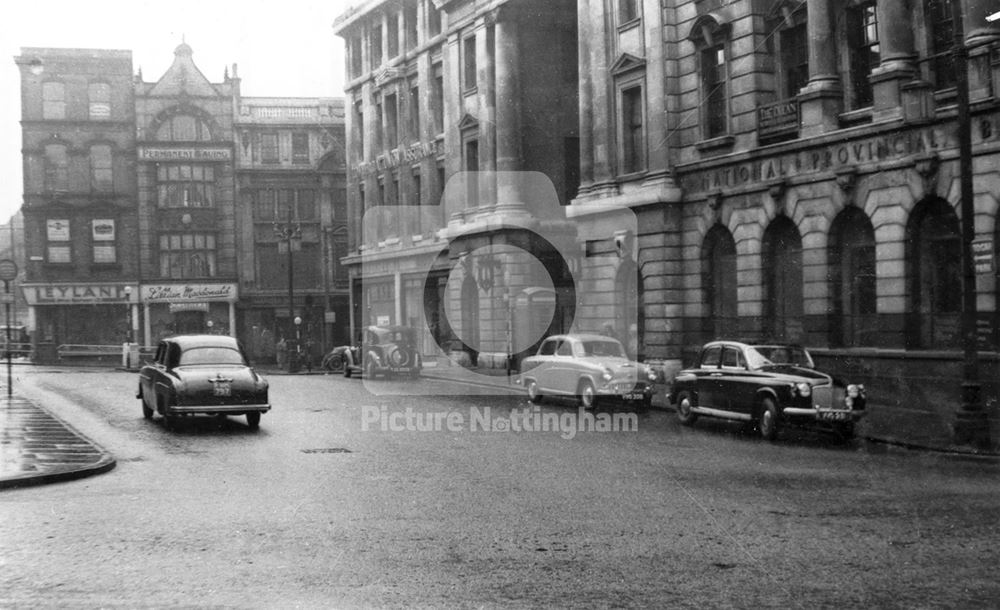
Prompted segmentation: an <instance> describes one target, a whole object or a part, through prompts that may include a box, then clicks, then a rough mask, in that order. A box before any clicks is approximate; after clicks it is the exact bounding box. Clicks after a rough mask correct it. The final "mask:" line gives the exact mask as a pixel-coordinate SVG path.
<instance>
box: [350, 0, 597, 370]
mask: <svg viewBox="0 0 1000 610" xmlns="http://www.w3.org/2000/svg"><path fill="white" fill-rule="evenodd" d="M572 11H573V2H571V1H567V0H559V1H552V2H544V3H539V2H523V1H516V0H512V1H508V2H481V1H451V2H440V1H433V2H432V1H431V0H406V1H404V2H388V1H372V2H366V3H363V4H362V5H361V6H359V7H358V8H357V9H355V10H352V11H350V12H348V13H345V14H344V15H342V16H341V17H340V18H338V20H337V21H336V23H335V25H334V29H335V31H336V33H337V34H338V35H339V36H341V37H343V38H344V39H345V41H346V48H347V75H348V83H347V91H346V94H347V101H346V107H347V132H348V145H347V155H348V161H347V163H348V202H349V210H350V215H351V221H352V225H351V234H352V236H353V240H354V241H353V243H352V254H351V256H349V257H348V258H347V259H346V260H347V262H348V264H349V266H350V269H351V279H352V296H353V316H352V325H353V327H354V328H355V329H356V328H358V327H361V326H365V325H368V324H376V323H378V324H388V323H392V324H407V325H411V326H414V327H417V328H419V329H421V330H422V337H421V341H422V347H423V349H424V352H425V353H426V354H428V355H433V354H436V353H440V350H439V349H438V347H441V348H443V349H445V350H450V349H451V348H452V347H453V346H461V348H460V349H462V350H464V351H467V352H468V353H469V354H470V356H472V358H473V359H475V358H476V357H477V356H478V355H479V353H480V352H488V353H505V352H509V351H510V349H509V342H510V336H509V332H510V328H511V326H512V323H513V325H514V326H515V327H517V328H525V327H526V326H530V325H531V324H534V325H536V326H537V325H538V324H542V326H541V331H544V330H546V328H549V325H548V323H547V322H543V323H538V322H533V321H531V320H528V319H527V318H523V317H519V316H521V315H522V314H525V315H527V314H526V312H529V311H530V310H531V309H532V302H531V301H532V299H533V298H541V297H536V296H534V295H537V294H541V293H538V292H537V291H535V290H534V289H536V288H539V287H540V284H543V283H544V282H545V281H548V284H547V286H541V288H546V290H545V291H544V292H545V293H546V294H548V295H550V296H549V300H551V295H552V294H554V293H553V290H554V288H558V287H559V284H560V283H561V282H563V281H564V279H565V278H563V277H561V276H560V275H559V274H558V273H556V274H555V275H556V277H554V278H553V279H552V280H548V276H549V275H552V270H549V273H548V274H546V273H545V270H543V269H541V268H532V267H531V266H530V265H529V264H528V263H527V262H524V261H518V262H516V263H514V264H507V265H506V266H505V268H506V270H507V273H502V272H501V273H494V270H495V267H494V263H495V262H496V260H497V259H498V258H501V257H503V256H506V255H507V254H508V253H510V252H512V251H515V250H518V249H522V248H521V246H523V245H525V244H526V242H527V241H530V239H531V237H530V236H531V234H532V232H531V231H530V230H527V226H528V225H537V223H539V222H545V223H548V225H547V226H548V230H549V236H555V239H556V240H557V241H558V238H563V239H564V241H565V245H568V246H572V245H573V244H575V242H574V241H573V236H572V235H571V232H570V231H569V229H570V228H571V227H569V226H568V225H566V224H565V221H564V216H563V213H562V207H563V206H564V205H565V204H567V203H568V202H569V199H570V197H571V196H572V193H573V192H575V190H576V170H575V168H576V166H577V147H578V138H577V129H578V120H577V112H576V107H577V102H576V87H577V80H576V78H577V77H576V66H577V62H576V22H575V21H574V20H573V19H569V20H567V19H566V18H565V17H566V15H571V14H572ZM543 108H547V109H558V110H557V111H556V112H550V111H546V112H542V111H540V110H541V109H543ZM528 171H534V172H539V173H540V174H541V175H542V176H544V179H543V180H542V182H544V183H545V187H546V189H547V190H546V189H543V190H545V194H546V196H547V197H548V199H549V200H548V201H544V202H538V201H525V197H524V195H523V193H521V192H519V191H518V189H519V188H521V187H524V185H523V184H514V182H517V181H516V180H512V179H511V178H510V177H511V176H513V175H514V174H516V173H518V172H528ZM462 175H467V176H472V178H471V179H470V180H467V181H465V182H462V179H461V178H460V176H462ZM456 177H459V178H457V179H456ZM541 204H544V205H541ZM404 207H405V208H409V210H404ZM557 247H558V245H557ZM498 255H499V256H498ZM522 262H523V263H524V264H522ZM543 276H544V277H543ZM553 282H554V283H555V284H556V286H555V287H553ZM516 304H517V305H520V307H516V306H515V305H516ZM511 316H514V319H513V320H512V319H511ZM559 328H561V327H559V323H558V321H557V322H556V323H555V324H554V326H552V327H551V329H550V330H555V329H559ZM529 334H530V333H529ZM537 334H539V335H540V334H541V332H539V333H537ZM529 343H530V342H529ZM515 351H516V350H515Z"/></svg>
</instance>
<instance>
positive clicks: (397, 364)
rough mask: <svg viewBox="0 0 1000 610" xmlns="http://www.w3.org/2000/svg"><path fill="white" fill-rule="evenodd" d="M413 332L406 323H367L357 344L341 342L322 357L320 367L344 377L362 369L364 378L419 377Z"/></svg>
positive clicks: (419, 366)
mask: <svg viewBox="0 0 1000 610" xmlns="http://www.w3.org/2000/svg"><path fill="white" fill-rule="evenodd" d="M416 337H417V334H416V331H414V329H412V328H410V327H408V326H369V327H367V328H365V329H364V330H363V331H362V334H361V342H360V344H359V345H355V346H351V345H341V346H339V347H335V348H333V350H331V351H330V353H328V354H327V355H326V356H325V357H324V358H323V368H325V369H326V370H328V371H330V372H342V373H343V374H344V377H350V376H351V375H352V374H353V373H362V374H363V375H364V376H365V378H367V379H374V378H375V376H376V375H384V376H386V377H391V376H393V375H403V376H407V377H411V378H413V377H419V376H420V369H421V366H422V364H421V359H420V352H419V351H418V350H417V339H416Z"/></svg>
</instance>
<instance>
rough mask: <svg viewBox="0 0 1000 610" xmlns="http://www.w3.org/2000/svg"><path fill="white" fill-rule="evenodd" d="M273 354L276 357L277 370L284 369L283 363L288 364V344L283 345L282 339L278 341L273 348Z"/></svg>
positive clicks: (283, 340) (283, 339)
mask: <svg viewBox="0 0 1000 610" xmlns="http://www.w3.org/2000/svg"><path fill="white" fill-rule="evenodd" d="M275 352H276V353H277V356H278V368H282V369H283V368H285V363H286V362H288V344H287V343H285V338H284V337H281V338H280V339H278V344H277V345H276V346H275Z"/></svg>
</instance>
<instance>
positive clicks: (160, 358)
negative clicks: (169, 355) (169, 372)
mask: <svg viewBox="0 0 1000 610" xmlns="http://www.w3.org/2000/svg"><path fill="white" fill-rule="evenodd" d="M163 346H164V344H163V343H160V344H159V345H157V346H156V355H155V356H153V362H155V363H157V364H163V359H164V356H163V352H164V349H163Z"/></svg>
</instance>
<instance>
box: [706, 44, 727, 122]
mask: <svg viewBox="0 0 1000 610" xmlns="http://www.w3.org/2000/svg"><path fill="white" fill-rule="evenodd" d="M701 70H702V74H701V79H702V96H703V100H704V106H703V110H704V111H705V118H704V124H705V137H706V138H717V137H719V136H723V135H725V134H726V133H728V131H729V130H728V125H729V116H728V115H729V113H728V112H727V111H726V53H725V49H724V48H723V47H722V45H718V46H714V47H710V48H708V49H705V50H704V51H702V53H701Z"/></svg>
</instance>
